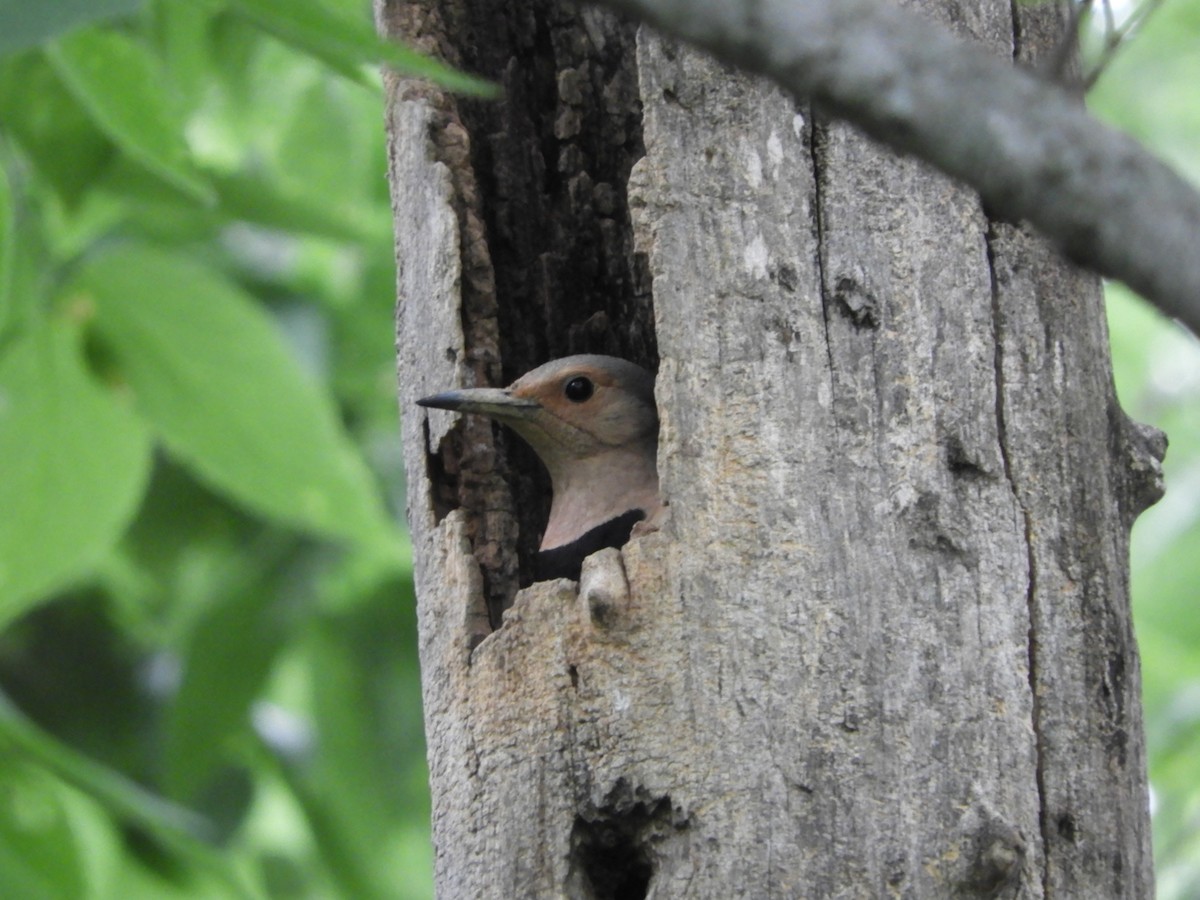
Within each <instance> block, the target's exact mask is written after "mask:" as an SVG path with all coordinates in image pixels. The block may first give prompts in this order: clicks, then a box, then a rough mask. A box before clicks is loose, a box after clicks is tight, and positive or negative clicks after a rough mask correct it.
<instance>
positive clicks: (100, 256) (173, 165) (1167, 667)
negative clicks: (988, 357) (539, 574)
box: [0, 0, 1200, 900]
mask: <svg viewBox="0 0 1200 900" xmlns="http://www.w3.org/2000/svg"><path fill="white" fill-rule="evenodd" d="M1150 6H1152V7H1160V8H1157V9H1156V10H1155V11H1154V13H1153V15H1152V16H1150V17H1148V18H1147V19H1146V20H1145V21H1144V23H1142V25H1141V26H1140V27H1139V28H1137V29H1136V30H1135V31H1134V32H1133V33H1131V34H1130V35H1129V36H1128V39H1127V40H1126V41H1124V43H1123V46H1122V47H1121V48H1120V49H1119V51H1118V52H1116V53H1115V54H1114V55H1113V56H1112V59H1111V60H1110V61H1109V62H1108V64H1107V66H1106V68H1105V70H1104V72H1103V74H1102V75H1101V77H1100V78H1099V80H1098V82H1097V84H1096V86H1095V88H1094V89H1093V90H1092V92H1091V94H1090V95H1089V103H1090V105H1091V107H1092V109H1093V110H1094V111H1095V112H1096V113H1097V114H1098V115H1100V116H1102V117H1104V118H1106V119H1108V120H1109V121H1111V122H1113V123H1114V124H1116V125H1118V126H1119V127H1121V128H1123V129H1125V130H1127V131H1129V132H1131V133H1132V134H1134V135H1135V136H1136V137H1137V138H1139V139H1140V140H1142V141H1144V142H1145V143H1146V144H1148V145H1149V146H1151V147H1152V148H1153V149H1155V150H1156V151H1157V152H1158V153H1160V154H1161V155H1162V156H1164V157H1165V158H1167V159H1168V160H1170V161H1171V162H1172V163H1173V164H1174V165H1176V166H1177V167H1178V168H1179V169H1180V170H1181V171H1182V172H1184V173H1185V174H1186V175H1187V176H1188V177H1190V178H1191V179H1192V180H1193V181H1195V182H1196V183H1200V97H1198V96H1197V94H1196V90H1195V86H1196V85H1197V84H1200V54H1197V53H1196V52H1195V47H1197V46H1200V0H1167V2H1165V3H1161V4H1159V3H1152V4H1150ZM1130 11H1131V9H1130V8H1123V9H1119V10H1116V12H1115V15H1116V16H1118V19H1117V21H1116V25H1117V27H1120V19H1119V17H1120V16H1124V15H1128V14H1129V12H1130ZM1101 30H1102V29H1101ZM1087 46H1088V50H1089V53H1090V55H1091V57H1092V58H1093V59H1097V58H1099V57H1101V56H1103V55H1104V41H1103V37H1102V34H1101V33H1100V31H1095V32H1089V36H1088V41H1087ZM381 60H387V61H389V62H390V63H392V64H394V65H405V66H409V67H415V68H416V69H417V70H418V71H427V72H428V73H429V74H435V75H436V74H438V73H437V72H435V71H433V70H431V69H429V68H428V67H423V64H422V63H421V62H420V61H419V60H415V59H413V58H412V57H411V56H409V55H407V54H405V53H404V52H403V51H401V50H397V49H389V48H387V47H384V46H382V45H381V44H380V43H379V42H378V41H377V40H376V38H375V37H374V35H373V32H372V26H371V19H370V11H369V4H368V3H367V2H366V0H204V2H197V0H58V2H55V3H45V4H36V3H22V2H21V0H0V885H2V886H3V895H4V896H5V897H6V898H7V897H12V898H21V900H23V898H109V897H111V898H118V897H120V898H139V897H153V898H171V897H180V898H200V897H213V898H229V897H251V898H267V897H270V898H276V897H278V898H367V900H369V898H389V900H394V898H400V900H403V898H410V897H411V898H424V897H429V896H431V894H432V880H431V856H432V854H431V848H430V845H429V837H428V833H429V799H428V791H427V787H426V780H425V777H426V776H425V761H424V746H423V742H422V734H421V710H420V686H419V676H418V668H417V657H416V640H415V616H414V598H413V594H412V584H411V565H410V558H409V550H408V546H407V540H406V537H405V535H404V533H403V530H402V525H401V524H398V523H402V521H403V515H402V512H403V506H404V501H403V490H404V486H403V476H402V472H401V459H400V447H399V428H400V423H399V420H398V414H397V409H396V401H395V388H394V376H393V359H392V354H393V349H392V347H393V345H392V305H393V302H394V263H393V256H392V224H391V215H390V207H389V200H388V191H387V182H386V178H385V165H386V157H385V142H384V134H383V112H382V101H383V94H382V90H381V88H380V84H379V78H378V76H377V74H376V70H375V64H376V63H378V62H379V61H381ZM444 77H447V78H450V77H451V76H444ZM195 296H201V297H203V298H204V303H203V304H197V303H195V302H194V300H193V298H194V297H195ZM1109 315H1110V325H1111V330H1112V343H1113V353H1114V362H1115V366H1116V379H1117V386H1118V390H1119V392H1120V396H1121V399H1122V402H1123V404H1124V406H1125V408H1126V410H1127V411H1128V412H1129V413H1130V414H1131V415H1132V416H1133V417H1134V418H1136V419H1139V420H1141V421H1143V422H1150V423H1152V424H1154V425H1157V426H1158V427H1160V428H1163V429H1165V430H1166V431H1167V433H1168V434H1169V436H1170V440H1171V449H1170V452H1169V454H1168V457H1167V464H1166V469H1167V483H1168V493H1167V496H1166V499H1164V500H1163V501H1162V502H1161V503H1159V504H1158V505H1157V506H1156V507H1155V508H1153V509H1152V510H1150V511H1149V512H1148V513H1146V514H1145V515H1144V516H1143V517H1142V519H1141V520H1140V521H1139V523H1138V525H1137V526H1136V529H1135V531H1134V559H1133V579H1134V594H1135V608H1136V609H1135V611H1136V616H1137V627H1138V635H1139V638H1140V641H1141V648H1142V662H1143V678H1144V685H1145V699H1146V718H1147V730H1148V734H1149V740H1150V749H1151V780H1152V783H1153V790H1154V793H1153V806H1154V826H1155V845H1156V855H1157V859H1158V878H1159V896H1160V897H1162V898H1171V900H1175V898H1179V900H1183V898H1194V897H1197V896H1200V615H1198V614H1197V603H1196V601H1197V599H1198V597H1197V594H1198V590H1197V586H1198V585H1200V344H1198V342H1197V341H1196V340H1195V339H1194V338H1192V337H1190V336H1189V335H1187V334H1186V333H1185V332H1184V331H1183V330H1182V329H1181V328H1179V327H1177V326H1175V325H1173V324H1172V323H1170V322H1167V321H1164V320H1163V319H1162V318H1161V317H1160V316H1158V315H1157V314H1156V313H1154V312H1153V311H1152V310H1151V309H1149V308H1148V307H1147V306H1146V305H1145V304H1144V303H1142V302H1141V301H1139V300H1138V299H1137V298H1135V297H1132V296H1130V295H1129V294H1128V292H1126V291H1125V290H1123V289H1122V288H1120V287H1117V286H1113V287H1111V288H1110V289H1109Z"/></svg>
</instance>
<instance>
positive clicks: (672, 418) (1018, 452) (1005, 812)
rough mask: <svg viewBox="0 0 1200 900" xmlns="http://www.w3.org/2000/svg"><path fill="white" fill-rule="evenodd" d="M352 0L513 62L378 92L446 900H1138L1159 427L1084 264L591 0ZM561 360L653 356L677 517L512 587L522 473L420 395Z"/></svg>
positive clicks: (1051, 25) (532, 477) (525, 503)
mask: <svg viewBox="0 0 1200 900" xmlns="http://www.w3.org/2000/svg"><path fill="white" fill-rule="evenodd" d="M923 5H924V6H925V7H926V10H927V12H928V13H929V14H930V15H932V16H934V17H936V18H939V19H941V20H942V21H943V22H946V23H949V24H951V25H953V27H954V28H955V29H956V30H957V31H959V33H961V34H965V35H968V36H972V37H974V38H976V39H978V40H979V41H980V42H981V43H982V44H984V45H985V46H986V48H989V50H990V52H996V53H1004V54H1009V53H1017V54H1019V55H1022V56H1025V57H1032V56H1035V55H1037V54H1038V53H1041V52H1047V51H1048V50H1049V49H1051V48H1052V47H1053V42H1054V41H1055V40H1057V39H1058V38H1059V36H1060V35H1061V18H1062V17H1061V16H1060V15H1059V13H1060V12H1061V10H1057V9H1055V8H1053V7H1046V6H1044V5H1043V6H1040V7H1026V6H1024V5H1015V4H1014V5H1012V6H1011V7H1010V4H1009V2H1008V0H1004V2H998V0H962V2H958V3H956V2H952V0H929V2H925V3H924V4H923ZM1013 10H1016V11H1017V14H1018V15H1019V16H1020V17H1021V19H1022V21H1021V22H1020V23H1019V27H1015V26H1014V23H1013V21H1012V15H1013ZM379 21H380V26H381V29H382V30H383V31H384V32H385V33H387V34H389V35H392V36H394V37H397V38H400V39H403V40H405V41H407V42H409V43H411V44H414V45H416V46H417V47H418V48H420V49H423V50H425V51H426V52H430V53H434V54H436V55H438V56H440V57H441V58H443V59H446V60H448V61H449V62H451V63H453V64H456V65H461V66H463V67H464V68H467V69H468V70H470V71H473V72H478V73H480V74H483V75H485V76H486V77H489V78H492V79H494V80H495V81H497V82H498V83H500V84H501V85H502V86H503V90H504V95H503V99H501V100H500V101H498V102H488V101H477V100H465V99H462V98H455V97H451V96H448V95H446V94H444V93H443V92H441V91H440V90H437V89H434V88H431V87H429V86H427V85H421V84H417V83H413V82H410V81H404V80H399V79H394V78H392V79H389V113H388V128H389V136H390V158H391V172H390V177H391V179H392V187H393V197H394V207H395V212H396V228H397V240H396V251H397V262H398V268H399V274H398V291H399V306H398V329H399V359H400V397H401V402H402V404H403V410H404V415H405V452H406V459H407V466H408V479H409V480H408V489H409V521H410V525H411V529H412V536H413V542H414V551H415V559H416V578H417V592H418V597H419V604H420V606H419V616H420V635H421V664H422V670H423V678H424V701H425V722H426V730H427V737H428V744H429V762H430V772H431V782H432V788H433V810H434V816H433V818H434V821H433V830H434V842H435V845H436V852H437V857H436V880H437V886H438V891H439V895H440V896H441V897H443V898H451V900H457V898H466V897H502V898H509V897H564V896H565V897H571V898H610V897H611V898H618V897H657V898H668V897H671V898H674V897H696V898H724V897H753V898H765V897H813V898H832V897H885V896H897V897H914V898H929V897H951V896H954V897H958V896H970V897H1045V898H1068V897H1069V898H1081V897H1088V898H1093V897H1096V898H1098V897H1148V896H1150V895H1151V894H1152V875H1151V863H1150V851H1149V822H1148V815H1147V808H1146V807H1147V803H1146V800H1147V794H1146V780H1145V752H1144V744H1143V738H1142V723H1141V710H1140V699H1139V673H1138V659H1137V652H1136V648H1135V645H1134V641H1133V636H1132V630H1131V620H1130V612H1129V599H1128V576H1127V536H1128V528H1129V525H1130V524H1131V522H1132V519H1133V517H1134V516H1135V515H1136V514H1137V512H1139V511H1140V509H1141V508H1142V507H1143V506H1144V505H1146V504H1147V503H1148V502H1150V501H1151V500H1152V499H1153V496H1154V492H1155V490H1156V488H1157V480H1156V477H1157V457H1158V456H1161V452H1162V448H1161V446H1160V443H1159V440H1158V438H1157V436H1156V434H1155V433H1152V432H1150V431H1149V430H1146V429H1142V428H1140V427H1138V426H1135V425H1133V424H1132V423H1130V422H1129V421H1128V420H1127V419H1126V418H1125V417H1124V415H1123V414H1122V413H1121V412H1120V410H1119V408H1118V407H1117V404H1116V400H1115V398H1114V395H1113V389H1112V384H1111V377H1110V371H1109V362H1108V348H1107V334H1106V331H1105V322H1104V313H1103V305H1102V299H1101V294H1100V287H1099V284H1098V282H1097V280H1096V279H1095V278H1092V277H1088V276H1084V275H1081V274H1079V273H1077V272H1075V271H1073V270H1071V269H1070V268H1069V267H1068V266H1067V265H1065V264H1064V263H1063V262H1061V261H1060V260H1059V259H1057V258H1056V257H1055V256H1054V255H1053V254H1051V253H1050V252H1049V251H1048V250H1046V249H1045V247H1044V246H1043V244H1041V243H1040V242H1039V241H1038V240H1035V239H1033V238H1031V237H1029V236H1028V235H1027V234H1026V233H1025V232H1024V231H1022V230H1021V229H1020V228H1018V227H1015V226H1012V225H1008V224H1003V223H998V222H993V221H990V220H989V219H988V217H987V214H986V211H985V210H982V209H981V208H980V205H979V202H978V199H977V197H976V196H975V195H974V194H972V193H971V192H969V191H967V190H965V189H963V188H960V187H958V186H956V185H955V184H953V183H951V182H950V181H948V180H947V179H946V178H944V177H943V176H940V175H938V174H936V173H933V172H932V171H931V170H930V169H928V168H927V167H925V166H924V165H923V164H921V163H919V162H917V161H915V160H912V159H901V158H897V157H896V156H894V155H893V154H892V153H891V152H889V151H888V150H886V149H883V148H881V147H880V146H879V145H877V144H874V143H872V142H870V141H868V140H866V139H864V138H862V137H860V136H859V135H857V134H856V133H854V132H853V131H851V130H849V129H847V128H845V127H843V126H839V125H833V124H829V123H827V122H825V121H824V120H823V119H822V118H821V117H820V115H819V113H816V112H814V111H813V110H812V109H809V108H807V107H804V106H801V107H797V105H796V103H795V102H794V101H793V100H792V99H791V98H789V97H786V96H784V95H783V94H781V93H780V92H779V91H777V90H776V89H774V88H772V87H770V86H769V85H767V84H765V83H764V82H762V81H760V80H757V79H752V78H748V77H745V76H743V75H740V74H739V73H737V72H735V71H731V70H729V69H727V68H723V67H722V66H720V65H719V64H716V63H714V62H712V61H711V60H710V59H708V58H707V57H705V56H703V55H701V54H699V53H697V52H695V51H692V50H690V49H688V48H686V47H682V46H676V45H673V44H671V43H670V42H667V41H664V40H662V39H660V38H658V37H656V36H655V35H654V34H652V33H650V32H648V31H646V30H644V29H643V30H638V29H636V28H634V27H633V26H631V25H628V24H625V23H622V22H619V21H618V20H616V19H614V18H613V17H611V16H610V15H608V14H605V13H600V12H597V11H595V10H591V9H579V10H576V9H571V8H567V7H563V6H559V5H556V4H553V3H548V2H529V3H521V4H499V3H493V2H489V0H441V2H439V0H413V2H403V0H379ZM1014 34H1016V35H1020V36H1021V41H1022V43H1021V44H1020V45H1017V46H1014V38H1013V35H1014ZM981 52H988V51H985V50H981ZM574 352H608V353H614V354H616V355H621V356H625V357H627V358H630V359H633V360H635V361H637V362H640V363H642V364H644V365H647V366H648V367H650V368H655V369H656V370H657V373H658V381H657V400H658V405H659V410H660V415H661V435H660V445H659V470H660V474H661V478H662V485H663V490H664V494H665V495H666V497H667V498H668V499H669V501H670V504H671V510H672V513H671V516H670V518H669V520H668V521H667V523H666V524H665V525H664V526H663V528H662V530H661V531H659V532H657V533H654V534H650V535H647V536H644V537H639V538H635V539H634V540H633V541H631V542H630V543H629V544H628V545H627V546H626V547H625V548H624V549H623V550H622V551H615V550H607V551H603V552H602V553H601V554H599V555H597V556H594V557H592V558H591V559H590V560H589V561H588V562H587V563H586V564H585V568H584V573H583V576H582V578H581V581H580V583H579V584H578V585H576V584H575V583H573V582H567V581H555V582H547V583H540V584H536V585H534V586H532V587H527V588H525V589H523V590H521V591H520V592H519V593H518V592H517V588H518V586H519V585H521V584H524V582H525V580H526V576H525V574H524V573H525V572H526V571H527V566H526V560H527V559H528V558H529V557H530V555H531V552H532V549H533V548H534V547H535V546H536V542H537V539H538V537H539V531H538V529H539V528H540V527H541V524H542V523H543V522H544V516H545V509H546V507H547V504H548V495H549V487H548V482H547V480H546V478H545V476H544V474H543V473H541V472H540V471H539V470H538V468H537V464H536V462H535V460H534V457H533V456H532V454H531V453H530V452H528V451H527V450H526V449H525V448H524V447H523V446H522V445H520V444H519V442H518V441H517V440H516V439H515V438H513V437H512V436H510V435H508V434H506V433H504V432H502V431H500V430H498V429H494V428H493V427H492V426H491V425H490V424H488V423H487V422H484V421H481V420H478V419H473V418H471V417H465V418H460V417H456V416H454V415H452V414H450V413H443V412H437V411H431V412H428V413H426V412H424V411H421V410H418V409H417V408H416V407H415V406H414V405H413V400H414V399H415V398H416V397H419V396H422V395H424V394H429V393H433V392H435V391H438V390H442V389H446V388H450V387H455V386H459V385H468V386H473V385H502V384H506V383H508V382H509V381H511V380H512V379H513V378H514V377H516V376H517V375H519V374H521V373H522V372H524V371H525V370H527V369H530V368H532V367H533V366H535V365H537V364H538V363H541V362H544V361H545V360H547V359H552V358H555V357H558V356H563V355H566V354H568V353H574ZM514 596H515V601H514ZM502 610H506V611H504V612H503V613H502ZM501 621H502V624H501ZM496 626H499V627H496Z"/></svg>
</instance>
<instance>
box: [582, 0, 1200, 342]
mask: <svg viewBox="0 0 1200 900" xmlns="http://www.w3.org/2000/svg"><path fill="white" fill-rule="evenodd" d="M599 2H600V3H601V4H602V5H605V6H609V7H611V8H613V9H617V10H620V11H622V12H625V13H628V14H630V15H632V16H634V17H635V18H638V19H641V20H643V21H645V22H647V23H649V24H652V25H654V26H655V27H657V28H659V29H661V30H662V31H664V32H666V33H668V34H672V35H674V36H676V37H679V38H683V39H685V40H688V41H691V42H693V43H695V44H698V45H700V46H702V47H704V48H705V49H707V50H709V51H710V52H712V53H714V54H715V55H716V56H718V57H719V58H722V59H724V60H726V61H728V62H731V63H735V64H737V65H739V66H741V67H743V68H745V69H748V70H751V71H755V72H759V73H761V74H764V75H767V76H768V77H770V78H772V79H773V80H774V81H776V82H777V83H778V84H779V85H780V86H782V87H783V88H784V89H785V90H787V91H789V92H790V93H791V94H793V95H794V96H796V97H797V98H802V99H811V100H813V101H814V102H816V103H818V104H819V105H820V107H821V108H822V109H823V110H825V111H827V112H829V113H830V114H831V115H834V116H836V117H838V118H841V119H845V120H846V121H848V122H851V123H853V124H854V125H856V126H858V127H859V128H861V129H862V130H863V131H865V132H867V133H868V134H870V135H871V136H872V137H874V138H876V139H877V140H879V141H882V142H883V143H885V144H887V145H889V146H891V147H892V148H894V149H896V150H899V151H902V152H906V153H911V154H913V155H915V156H917V157H920V158H921V159H923V160H925V161H927V162H929V163H930V164H932V165H933V166H935V167H937V168H938V169H940V170H941V171H943V172H945V173H946V174H948V175H950V176H952V177H954V178H956V179H958V180H960V181H962V182H963V183H965V184H967V185H970V186H971V187H972V188H974V189H975V190H977V191H978V192H979V194H980V196H981V197H982V199H983V202H984V204H985V205H986V206H987V207H988V209H989V211H990V212H992V213H993V214H998V215H1000V216H1002V217H1004V218H1008V219H1012V220H1020V219H1024V220H1027V221H1029V222H1030V223H1031V224H1033V225H1034V226H1035V227H1036V228H1037V229H1039V230H1040V231H1041V232H1042V233H1043V234H1045V235H1046V236H1047V237H1048V238H1050V240H1052V241H1053V242H1054V243H1055V244H1056V245H1057V246H1058V247H1059V249H1060V250H1061V251H1062V252H1063V253H1064V254H1065V255H1066V256H1067V257H1069V258H1070V259H1071V260H1072V261H1074V262H1076V263H1078V264H1080V265H1083V266H1086V267H1088V268H1090V269H1092V270H1094V271H1096V272H1098V273H1100V274H1101V275H1105V276H1109V277H1112V278H1116V279H1119V280H1120V281H1123V282H1125V283H1126V284H1127V285H1129V286H1130V287H1131V288H1133V289H1134V290H1135V291H1137V292H1138V293H1140V294H1142V295H1143V296H1145V297H1146V298H1147V299H1149V300H1150V301H1151V302H1152V303H1154V304H1155V305H1156V306H1157V307H1158V308H1159V309H1160V310H1161V311H1162V312H1163V313H1165V314H1166V315H1168V316H1172V317H1175V318H1178V319H1179V320H1180V321H1182V322H1183V323H1184V324H1186V325H1187V326H1188V327H1189V328H1191V330H1192V331H1193V332H1196V333H1198V334H1200V194H1198V193H1197V192H1196V190H1195V189H1194V188H1193V187H1192V186H1191V185H1190V184H1188V183H1187V182H1186V181H1184V180H1183V179H1182V178H1181V177H1180V176H1179V175H1177V174H1176V173H1175V172H1174V171H1172V170H1171V169H1170V168H1168V167H1167V166H1166V165H1165V164H1164V163H1163V162H1161V161H1160V160H1158V159H1157V158H1155V157H1154V156H1153V155H1152V154H1150V153H1149V152H1148V151H1146V150H1145V149H1144V148H1142V147H1141V145H1139V144H1138V143H1137V142H1136V141H1134V140H1133V139H1131V138H1129V137H1128V136H1126V135H1123V134H1121V133H1119V132H1117V131H1116V130H1114V129H1112V128H1110V127H1108V126H1106V125H1103V124H1101V123H1100V122H1098V121H1096V120H1095V119H1094V118H1092V117H1091V116H1090V115H1088V113H1087V111H1086V110H1085V109H1084V108H1083V106H1082V104H1081V103H1080V102H1079V99H1078V98H1077V97H1075V96H1072V95H1071V94H1069V93H1067V92H1066V91H1065V90H1063V89H1062V88H1061V87H1060V86H1059V85H1057V84H1054V83H1052V82H1049V81H1046V80H1044V79H1041V78H1038V77H1037V76H1035V75H1034V74H1033V73H1031V72H1028V71H1025V70H1022V69H1020V68H1014V67H1013V66H1012V65H1011V64H1008V63H1007V62H1006V61H1004V60H1002V59H999V58H997V57H995V56H991V55H988V54H987V53H986V52H984V51H983V50H981V49H980V48H979V47H976V46H972V45H971V44H969V43H966V42H964V41H961V40H958V39H956V38H954V37H952V36H951V35H950V34H948V33H947V32H946V31H944V30H943V29H942V28H940V27H939V26H938V25H936V24H935V23H933V22H930V21H927V20H924V19H920V18H918V17H916V16H914V15H913V14H912V13H909V12H906V11H904V10H902V9H898V8H894V7H891V6H888V5H884V4H881V3H879V2H878V0H801V2H797V0H742V2H740V3H738V2H733V0H599Z"/></svg>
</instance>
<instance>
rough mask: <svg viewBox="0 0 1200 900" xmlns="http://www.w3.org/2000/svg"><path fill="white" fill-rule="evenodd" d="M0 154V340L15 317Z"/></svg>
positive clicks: (8, 195) (9, 209) (7, 197)
mask: <svg viewBox="0 0 1200 900" xmlns="http://www.w3.org/2000/svg"><path fill="white" fill-rule="evenodd" d="M4 162H5V159H4V157H2V156H0V340H2V339H3V337H4V333H5V331H7V330H8V328H9V327H10V326H11V325H12V322H13V320H14V319H15V315H14V310H13V308H12V283H13V243H14V242H15V240H16V234H15V232H14V223H13V202H12V187H11V186H10V184H9V181H8V166H6V165H4Z"/></svg>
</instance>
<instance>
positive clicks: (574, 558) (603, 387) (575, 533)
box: [417, 355, 663, 580]
mask: <svg viewBox="0 0 1200 900" xmlns="http://www.w3.org/2000/svg"><path fill="white" fill-rule="evenodd" d="M417 403H418V404H420V405H421V406H431V407H436V408H438V409H450V410H455V411H457V412H464V413H476V414H478V415H483V416H489V417H491V418H493V419H496V420H497V421H499V422H502V423H504V424H505V425H507V426H508V427H509V428H511V429H512V430H513V431H515V432H516V433H517V434H519V435H520V436H521V437H522V438H524V439H525V441H526V442H528V443H529V445H530V446H531V447H533V449H534V451H535V452H536V453H537V455H538V457H539V458H540V459H541V461H542V463H543V464H544V465H545V466H546V469H547V470H548V471H549V472H550V481H551V483H552V486H553V489H554V499H553V501H552V502H551V505H550V520H549V521H548V522H547V523H546V530H545V533H544V534H543V536H542V543H541V549H540V550H539V551H538V559H537V568H538V580H546V579H550V578H574V579H578V578H579V570H580V566H581V565H582V564H583V560H584V558H585V557H587V556H589V555H590V554H592V553H595V552H596V551H597V550H600V549H602V548H604V547H620V546H622V545H623V544H624V543H625V542H626V541H627V540H629V535H630V532H631V531H632V530H633V526H634V525H635V524H636V523H638V522H640V521H642V520H654V518H655V516H656V515H657V514H658V513H659V512H660V511H661V509H662V506H663V504H662V500H661V498H660V497H659V493H658V470H657V467H656V455H657V448H658V414H657V412H656V410H655V406H654V378H653V376H652V375H651V374H650V373H649V372H647V371H646V370H645V369H643V368H641V367H640V366H636V365H634V364H633V363H631V362H627V361H626V360H623V359H617V358H616V357H613V356H590V355H589V356H568V357H564V358H563V359H556V360H554V361H553V362H548V363H546V364H545V365H542V366H539V367H538V368H536V369H534V370H533V371H531V372H529V373H527V374H525V375H523V376H521V377H520V378H518V379H517V380H516V381H514V382H513V383H512V384H511V385H509V386H508V387H506V388H467V389H463V390H457V391H446V392H445V393H442V394H434V395H433V396H432V397H425V398H423V399H421V400H418V401H417Z"/></svg>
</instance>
